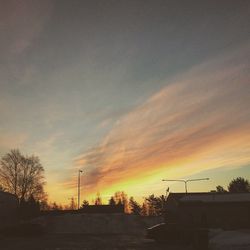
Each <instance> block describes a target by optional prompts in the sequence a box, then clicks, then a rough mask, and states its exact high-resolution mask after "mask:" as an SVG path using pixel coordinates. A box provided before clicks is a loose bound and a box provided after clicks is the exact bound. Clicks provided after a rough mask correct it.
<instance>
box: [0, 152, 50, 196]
mask: <svg viewBox="0 0 250 250" xmlns="http://www.w3.org/2000/svg"><path fill="white" fill-rule="evenodd" d="M0 181H1V184H2V186H3V188H4V189H5V190H6V191H7V192H10V193H13V194H15V195H17V197H18V198H19V199H20V200H28V199H29V198H30V197H31V196H33V197H34V198H35V199H36V200H43V199H45V198H46V194H45V192H44V185H45V181H44V168H43V166H42V164H41V163H40V159H39V158H38V157H36V156H26V157H25V156H23V155H22V154H21V153H20V151H19V150H18V149H14V150H11V151H10V152H9V153H7V154H5V155H4V156H3V157H2V159H1V161H0Z"/></svg>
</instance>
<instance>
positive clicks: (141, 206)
mask: <svg viewBox="0 0 250 250" xmlns="http://www.w3.org/2000/svg"><path fill="white" fill-rule="evenodd" d="M166 201H167V196H164V195H160V196H155V195H154V194H152V195H149V196H147V197H145V198H143V201H142V202H139V201H136V200H135V199H134V197H128V195H127V194H126V193H125V192H124V191H117V192H115V193H114V195H112V196H111V197H110V199H109V200H108V202H106V203H104V202H103V199H102V197H101V195H100V193H97V195H96V197H95V199H93V200H91V202H89V201H87V200H83V202H82V204H81V207H80V208H84V207H85V206H89V205H97V206H98V205H111V206H115V205H123V206H124V212H125V213H129V214H135V215H141V216H160V215H162V214H163V211H164V206H165V203H166ZM41 205H42V206H41V209H42V210H76V209H77V204H76V202H75V200H74V199H73V198H72V199H70V202H69V204H67V205H64V206H63V205H60V204H58V203H56V202H52V203H49V204H48V203H46V204H41Z"/></svg>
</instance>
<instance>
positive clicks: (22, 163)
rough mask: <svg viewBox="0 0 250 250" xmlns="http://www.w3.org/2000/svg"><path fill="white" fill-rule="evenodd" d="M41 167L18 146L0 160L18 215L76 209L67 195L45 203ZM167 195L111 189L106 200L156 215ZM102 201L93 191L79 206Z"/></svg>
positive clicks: (240, 183) (241, 186)
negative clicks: (61, 200) (60, 201)
mask: <svg viewBox="0 0 250 250" xmlns="http://www.w3.org/2000/svg"><path fill="white" fill-rule="evenodd" d="M44 185H45V178H44V168H43V166H42V164H41V162H40V159H39V157H37V156H34V155H31V156H29V155H23V154H22V153H20V151H19V150H18V149H14V150H11V151H10V152H9V153H7V154H5V155H4V156H3V157H2V158H1V160H0V191H6V192H9V193H12V194H15V195H16V196H17V198H18V200H19V210H20V215H21V217H23V218H28V217H32V216H35V215H37V214H39V211H40V210H76V209H77V204H76V202H75V200H74V198H71V199H70V201H69V204H67V205H64V206H62V205H60V204H58V203H56V202H51V203H49V202H48V201H47V194H46V193H45V191H44ZM213 192H217V193H226V192H230V193H248V192H250V183H249V181H248V180H247V179H245V178H242V177H238V178H235V179H233V180H232V181H231V182H229V184H228V186H227V189H225V188H224V187H223V186H220V185H219V186H217V187H216V190H214V191H213ZM166 200H167V196H165V195H160V196H155V195H154V194H152V195H149V196H147V197H144V198H143V199H142V200H140V202H139V201H138V200H135V198H134V197H128V195H127V194H126V193H125V192H124V191H118V192H115V193H114V194H113V195H112V196H111V197H110V199H109V200H108V203H106V204H109V205H123V206H124V209H125V212H126V213H131V214H136V215H141V216H158V215H162V214H163V210H164V206H165V203H166ZM90 204H91V205H102V204H103V199H102V197H101V195H100V193H97V195H96V197H95V199H94V200H92V201H91V202H89V201H87V200H84V201H83V202H82V204H81V208H82V207H84V206H88V205H90Z"/></svg>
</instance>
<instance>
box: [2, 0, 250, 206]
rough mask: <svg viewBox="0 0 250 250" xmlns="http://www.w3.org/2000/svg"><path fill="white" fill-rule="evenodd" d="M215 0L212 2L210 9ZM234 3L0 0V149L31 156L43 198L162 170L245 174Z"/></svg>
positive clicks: (199, 186)
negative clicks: (39, 171)
mask: <svg viewBox="0 0 250 250" xmlns="http://www.w3.org/2000/svg"><path fill="white" fill-rule="evenodd" d="M215 6H216V11H214V10H215ZM249 7H250V6H249V3H247V2H246V1H237V3H236V2H235V1H232V2H230V1H229V2H228V1H226V0H225V1H223V0H222V1H220V2H219V3H218V2H216V4H215V3H214V2H213V1H205V2H202V3H198V2H197V1H189V2H188V3H186V2H183V3H181V4H180V3H178V2H175V1H173V2H171V1H161V0H156V1H149V2H147V3H143V4H141V2H140V1H135V2H129V3H126V4H123V3H122V2H117V3H114V2H113V1H105V4H103V3H100V1H95V0H91V1H88V0H86V1H73V2H70V3H69V1H66V0H61V1H60V3H59V2H57V1H47V0H44V1H39V0H33V1H29V0H27V1H26V0H25V1H22V2H17V1H15V0H10V1H6V2H4V3H3V4H2V6H1V9H0V14H1V15H0V16H1V25H0V29H1V34H3V36H2V39H1V44H0V52H1V59H0V63H1V67H0V114H1V121H0V156H2V155H4V154H5V153H7V152H8V151H9V150H10V149H12V148H19V149H20V151H21V152H22V153H24V154H28V155H31V154H35V155H37V156H39V158H40V159H41V162H42V164H43V166H44V168H45V176H46V181H47V185H46V191H47V192H48V195H49V200H50V201H56V202H58V203H62V204H66V203H68V202H69V200H68V199H69V198H71V197H76V196H77V171H78V169H83V170H84V173H83V175H82V196H81V199H86V198H87V199H88V200H89V201H91V200H92V199H93V197H95V194H96V193H97V192H100V193H101V195H102V196H103V197H104V199H106V200H107V199H108V197H109V196H111V195H112V194H113V193H114V192H116V191H125V192H126V193H128V195H129V196H134V197H137V199H140V198H141V197H144V196H146V195H149V194H152V193H155V194H163V193H164V192H165V188H166V186H170V190H172V191H182V190H183V185H182V184H178V183H162V181H161V180H162V179H163V178H192V177H210V178H211V180H210V181H209V182H204V183H203V182H201V183H192V184H190V190H191V191H210V190H211V189H214V188H215V186H216V185H224V186H225V187H226V185H227V183H228V182H229V181H230V180H231V179H232V178H233V177H237V176H243V177H245V178H250V140H249V139H250V133H249V132H250V109H249V107H250V75H249V72H250V71H249V66H250V65H249V61H250V60H249V55H250V46H249V44H250V43H249V42H250V33H249V25H248V24H249V21H250V20H249V17H250V11H249V10H250V8H249Z"/></svg>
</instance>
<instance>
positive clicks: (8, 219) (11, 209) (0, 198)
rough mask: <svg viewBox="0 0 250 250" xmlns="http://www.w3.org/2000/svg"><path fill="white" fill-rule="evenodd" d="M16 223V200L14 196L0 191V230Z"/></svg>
mask: <svg viewBox="0 0 250 250" xmlns="http://www.w3.org/2000/svg"><path fill="white" fill-rule="evenodd" d="M17 223H18V199H17V197H16V196H15V195H13V194H10V193H7V192H2V191H0V229H4V228H6V227H11V226H15V225H16V224H17Z"/></svg>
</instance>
